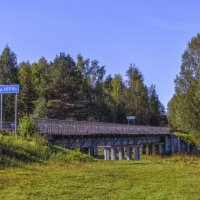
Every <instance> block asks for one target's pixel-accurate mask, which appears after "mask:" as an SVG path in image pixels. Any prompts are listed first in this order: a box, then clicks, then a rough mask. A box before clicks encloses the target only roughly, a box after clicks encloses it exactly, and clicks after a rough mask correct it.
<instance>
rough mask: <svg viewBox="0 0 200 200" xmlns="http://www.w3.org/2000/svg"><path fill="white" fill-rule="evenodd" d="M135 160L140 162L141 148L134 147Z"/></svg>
mask: <svg viewBox="0 0 200 200" xmlns="http://www.w3.org/2000/svg"><path fill="white" fill-rule="evenodd" d="M134 159H135V160H140V148H139V147H138V146H135V147H134Z"/></svg>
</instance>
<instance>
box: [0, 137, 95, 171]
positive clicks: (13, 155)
mask: <svg viewBox="0 0 200 200" xmlns="http://www.w3.org/2000/svg"><path fill="white" fill-rule="evenodd" d="M49 160H51V161H56V160H57V161H58V160H64V161H68V162H72V161H80V160H82V161H92V160H94V159H93V158H92V157H90V156H88V155H83V154H81V153H80V152H78V151H70V150H67V149H64V148H62V147H58V146H51V145H48V144H47V143H46V142H45V140H44V139H43V138H32V139H24V138H22V137H14V136H13V135H2V134H0V168H2V167H13V166H15V167H16V166H24V165H26V164H30V163H42V162H45V161H49Z"/></svg>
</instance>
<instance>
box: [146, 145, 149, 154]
mask: <svg viewBox="0 0 200 200" xmlns="http://www.w3.org/2000/svg"><path fill="white" fill-rule="evenodd" d="M146 155H147V156H149V145H148V144H146Z"/></svg>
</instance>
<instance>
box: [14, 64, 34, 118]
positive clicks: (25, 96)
mask: <svg viewBox="0 0 200 200" xmlns="http://www.w3.org/2000/svg"><path fill="white" fill-rule="evenodd" d="M18 77H19V84H20V88H21V91H20V94H19V105H20V106H19V107H20V109H19V111H20V114H21V116H24V115H27V116H29V115H30V114H32V112H33V109H34V107H33V100H34V99H35V93H34V89H33V84H32V80H31V77H32V73H31V65H30V63H29V62H26V63H25V62H23V63H21V64H20V68H19V73H18Z"/></svg>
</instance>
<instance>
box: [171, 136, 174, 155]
mask: <svg viewBox="0 0 200 200" xmlns="http://www.w3.org/2000/svg"><path fill="white" fill-rule="evenodd" d="M171 153H174V136H171Z"/></svg>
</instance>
